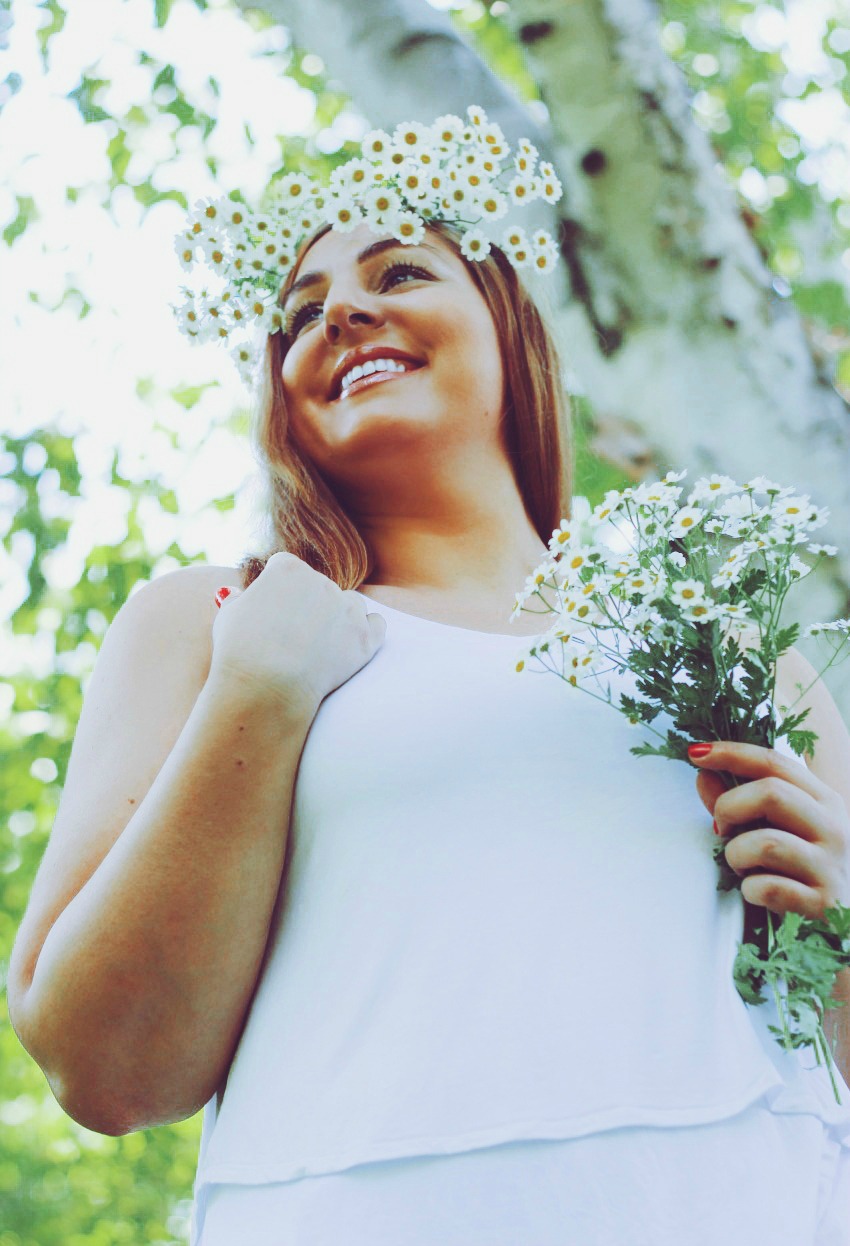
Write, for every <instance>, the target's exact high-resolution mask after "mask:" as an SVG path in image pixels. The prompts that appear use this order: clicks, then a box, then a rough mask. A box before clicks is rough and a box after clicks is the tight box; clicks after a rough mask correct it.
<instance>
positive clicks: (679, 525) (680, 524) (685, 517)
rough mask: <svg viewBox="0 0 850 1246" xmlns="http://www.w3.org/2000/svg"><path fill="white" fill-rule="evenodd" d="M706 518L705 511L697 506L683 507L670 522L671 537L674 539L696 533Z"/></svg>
mask: <svg viewBox="0 0 850 1246" xmlns="http://www.w3.org/2000/svg"><path fill="white" fill-rule="evenodd" d="M704 518H705V511H701V510H700V509H699V508H698V507H696V506H683V507H682V509H681V510H679V511H677V512H676V514H675V515H674V516H673V518H672V520H671V522H670V536H671V537H673V538H674V539H677V538H678V537H682V536H686V535H687V534H688V533H689V532H693V531H695V530H696V529H697V528H698V527H699V525H700V523H701V521H702V520H703V519H704Z"/></svg>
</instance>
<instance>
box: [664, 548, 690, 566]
mask: <svg viewBox="0 0 850 1246" xmlns="http://www.w3.org/2000/svg"><path fill="white" fill-rule="evenodd" d="M667 557H668V558H669V560H670V562H672V564H673V566H674V567H679V568H680V569H681V568H682V567H686V566H687V565H688V560H687V558H686V557H685V555H684V554H680V553H679V552H678V550H674V552H673V553H672V554H668V555H667Z"/></svg>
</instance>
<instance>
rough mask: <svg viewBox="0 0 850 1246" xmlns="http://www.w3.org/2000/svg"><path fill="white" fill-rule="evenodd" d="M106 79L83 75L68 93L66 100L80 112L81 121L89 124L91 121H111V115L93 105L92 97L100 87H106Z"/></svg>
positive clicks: (98, 106)
mask: <svg viewBox="0 0 850 1246" xmlns="http://www.w3.org/2000/svg"><path fill="white" fill-rule="evenodd" d="M108 85H109V83H108V81H107V79H106V78H87V77H86V76H85V75H83V77H82V78H81V79H80V85H79V86H77V87H74V90H73V91H69V92H68V94H67V96H66V99H69V100H73V101H74V103H75V104H76V105H77V108H78V109H79V110H80V116H81V117H82V119H83V121H85V122H86V123H87V124H90V123H91V122H93V121H111V120H112V115H111V114H110V113H108V112H107V111H106V109H105V108H101V107H100V105H99V104H96V103H95V100H94V97H95V95H96V94H97V92H98V91H99V90H100V88H101V87H105V86H108Z"/></svg>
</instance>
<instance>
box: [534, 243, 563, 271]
mask: <svg viewBox="0 0 850 1246" xmlns="http://www.w3.org/2000/svg"><path fill="white" fill-rule="evenodd" d="M558 255H559V252H558V247H557V244H556V243H555V241H554V239H551V238H550V239H549V241H548V242H547V243H544V244H543V246H535V247H534V248H533V249H532V262H533V266H534V268H536V269H537V271H538V272H541V273H549V272H551V271H552V269H553V268H554V267H555V265H556V264H557V263H558Z"/></svg>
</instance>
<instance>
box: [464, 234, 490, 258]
mask: <svg viewBox="0 0 850 1246" xmlns="http://www.w3.org/2000/svg"><path fill="white" fill-rule="evenodd" d="M460 250H461V254H462V255H463V256H464V258H465V259H467V260H484V259H486V258H487V256H488V255H489V254H490V239H489V238H488V237H487V235H486V234H485V233H484V231H483V230H481V229H468V230H467V231H466V233H465V234H464V235H463V238H462V240H461V244H460Z"/></svg>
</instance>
